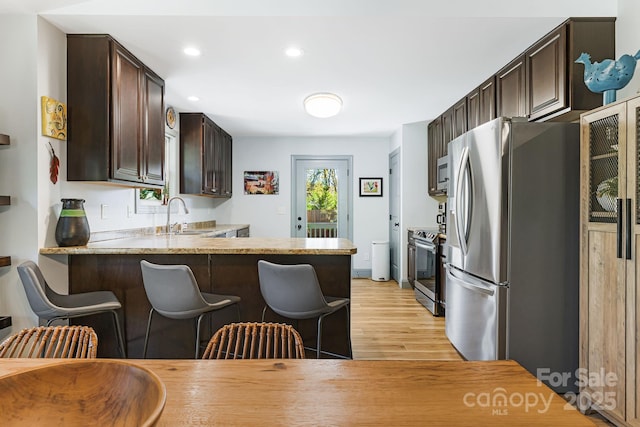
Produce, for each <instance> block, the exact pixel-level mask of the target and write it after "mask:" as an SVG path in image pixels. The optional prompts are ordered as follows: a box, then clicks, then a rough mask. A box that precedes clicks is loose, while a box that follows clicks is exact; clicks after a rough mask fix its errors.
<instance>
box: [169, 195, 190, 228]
mask: <svg viewBox="0 0 640 427" xmlns="http://www.w3.org/2000/svg"><path fill="white" fill-rule="evenodd" d="M174 200H180V201H181V202H182V207H184V213H186V214H188V213H189V209H187V204H186V203H185V202H184V200H183V199H182V197H178V196H176V197H172V198H170V199H169V201H168V202H167V234H171V202H173V201H174Z"/></svg>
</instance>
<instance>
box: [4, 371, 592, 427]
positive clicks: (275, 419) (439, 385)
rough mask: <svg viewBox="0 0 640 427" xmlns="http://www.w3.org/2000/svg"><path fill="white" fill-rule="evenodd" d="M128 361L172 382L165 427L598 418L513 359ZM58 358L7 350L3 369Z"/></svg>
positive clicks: (547, 422) (577, 421)
mask: <svg viewBox="0 0 640 427" xmlns="http://www.w3.org/2000/svg"><path fill="white" fill-rule="evenodd" d="M98 360H100V359H98ZM103 360H104V359H103ZM130 362H131V363H133V364H136V365H139V366H143V367H146V368H148V369H150V370H152V371H153V372H155V373H156V374H157V375H158V376H159V377H160V378H161V379H162V381H163V382H164V384H165V386H166V389H167V401H166V405H165V408H164V411H163V413H162V415H161V417H160V420H159V422H158V426H172V427H174V426H187V425H190V426H194V425H195V426H205V425H206V426H211V425H224V426H232V425H238V426H294V425H314V426H336V425H358V426H361V425H366V426H373V425H380V426H424V425H434V426H445V425H446V426H485V425H487V426H488V425H491V426H499V425H505V426H536V425H544V426H572V427H575V426H593V425H594V424H593V423H592V422H591V421H590V420H589V419H588V418H587V417H585V416H583V415H582V414H580V413H579V412H578V411H576V410H575V409H573V408H572V407H571V406H569V405H567V403H566V401H565V400H563V399H562V398H561V397H560V396H558V395H557V394H555V393H554V392H553V391H552V390H551V389H550V388H548V387H547V386H545V385H544V384H542V383H539V382H538V381H537V380H536V379H535V378H534V377H533V376H532V375H531V374H530V373H528V372H527V371H526V370H525V369H524V368H522V367H521V366H520V365H518V364H517V363H516V362H513V361H495V362H461V361H460V362H457V361H442V362H440V361H364V360H360V361H358V360H327V359H325V360H309V359H307V360H130ZM51 363H64V361H60V360H45V359H2V360H0V376H4V375H9V374H12V373H16V372H19V371H23V370H27V369H29V368H33V367H39V366H43V365H46V364H51ZM0 399H2V397H1V396H0ZM502 403H504V405H502V406H501V404H502ZM132 404H135V403H133V402H132Z"/></svg>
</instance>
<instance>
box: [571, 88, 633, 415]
mask: <svg viewBox="0 0 640 427" xmlns="http://www.w3.org/2000/svg"><path fill="white" fill-rule="evenodd" d="M580 123H581V166H582V167H581V174H582V175H581V189H580V192H581V197H580V203H581V218H580V239H581V240H580V368H581V369H582V370H583V374H582V377H583V379H587V378H589V379H590V380H589V381H588V383H587V384H581V394H580V399H579V401H578V403H579V404H580V405H581V406H582V407H586V406H588V405H591V406H593V407H594V408H595V409H598V410H599V411H601V412H602V413H603V415H605V416H606V417H608V418H610V419H612V420H614V421H615V422H616V423H619V424H622V425H635V426H638V425H640V397H638V391H640V340H639V339H638V336H639V335H640V316H639V315H640V294H639V292H638V284H639V283H640V270H639V269H638V267H640V262H639V261H640V257H639V256H638V249H640V206H639V204H638V199H639V198H640V187H639V185H638V184H639V181H638V172H639V170H640V167H639V166H640V159H639V157H638V154H639V153H638V145H639V144H640V137H639V131H640V96H638V97H634V98H631V99H627V100H623V101H620V102H617V103H613V104H609V105H606V106H604V107H601V108H598V109H596V110H593V111H591V112H589V113H585V114H583V115H582V116H581V119H580ZM618 183H620V185H618ZM584 382H587V381H584ZM598 406H599V408H598Z"/></svg>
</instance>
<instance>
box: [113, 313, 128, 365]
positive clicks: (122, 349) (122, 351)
mask: <svg viewBox="0 0 640 427" xmlns="http://www.w3.org/2000/svg"><path fill="white" fill-rule="evenodd" d="M111 314H113V322H114V323H115V324H116V335H117V336H116V338H117V340H118V345H119V346H120V354H121V355H122V358H123V359H126V358H127V350H126V348H125V346H124V337H123V335H122V328H121V327H120V319H119V318H118V312H117V311H115V310H112V311H111Z"/></svg>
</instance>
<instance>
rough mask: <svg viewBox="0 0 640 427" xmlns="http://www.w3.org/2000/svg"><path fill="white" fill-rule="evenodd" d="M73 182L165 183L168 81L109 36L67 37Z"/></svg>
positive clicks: (69, 173)
mask: <svg viewBox="0 0 640 427" xmlns="http://www.w3.org/2000/svg"><path fill="white" fill-rule="evenodd" d="M67 104H68V125H69V131H68V142H69V144H68V145H67V146H68V148H67V179H68V180H69V181H109V182H114V183H119V184H124V185H132V186H139V185H138V184H143V185H144V186H145V187H162V186H163V185H164V181H165V170H164V167H165V166H164V165H165V160H164V157H165V144H164V130H165V129H164V80H162V79H161V78H160V77H159V76H158V75H157V74H155V73H154V72H153V71H152V70H151V69H149V68H148V67H147V66H145V65H144V64H143V63H142V62H141V61H140V60H138V59H137V58H136V57H135V56H134V55H133V54H131V52H129V51H128V50H127V49H126V48H124V47H123V46H122V45H120V44H119V43H118V42H117V41H116V40H115V39H113V38H112V37H111V36H108V35H93V34H92V35H84V34H69V35H67Z"/></svg>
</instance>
